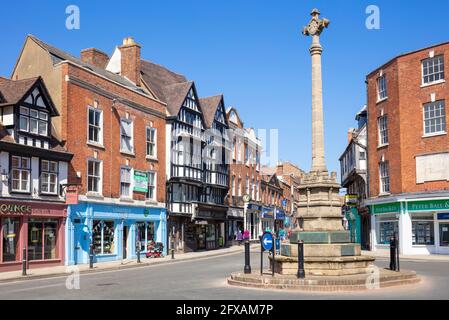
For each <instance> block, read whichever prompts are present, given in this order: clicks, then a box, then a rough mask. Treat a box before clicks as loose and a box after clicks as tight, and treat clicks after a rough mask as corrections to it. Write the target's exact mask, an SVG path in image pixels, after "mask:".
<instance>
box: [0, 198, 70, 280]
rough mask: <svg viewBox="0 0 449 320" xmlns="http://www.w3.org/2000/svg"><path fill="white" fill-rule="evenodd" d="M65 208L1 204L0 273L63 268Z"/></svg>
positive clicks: (12, 203) (42, 204) (55, 205)
mask: <svg viewBox="0 0 449 320" xmlns="http://www.w3.org/2000/svg"><path fill="white" fill-rule="evenodd" d="M66 217H67V206H66V205H65V204H60V203H50V202H25V201H20V202H19V201H7V200H0V272H1V271H13V270H20V269H21V268H22V259H23V255H24V253H25V255H26V257H25V258H26V261H27V268H28V269H33V268H38V267H51V266H58V265H64V244H65V238H64V232H65V223H66Z"/></svg>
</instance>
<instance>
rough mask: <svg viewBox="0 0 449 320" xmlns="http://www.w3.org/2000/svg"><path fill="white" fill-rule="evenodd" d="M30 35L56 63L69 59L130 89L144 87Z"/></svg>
mask: <svg viewBox="0 0 449 320" xmlns="http://www.w3.org/2000/svg"><path fill="white" fill-rule="evenodd" d="M28 37H29V38H30V39H32V40H33V41H34V42H36V43H37V44H38V45H39V46H40V47H42V48H43V49H44V50H46V51H47V52H48V53H49V54H50V56H51V58H52V59H53V63H54V64H57V63H59V62H62V61H66V60H67V61H70V62H73V63H75V64H77V65H80V66H82V67H84V68H87V69H89V70H91V71H93V72H95V73H97V74H99V75H101V76H103V77H105V78H107V79H109V80H112V81H115V82H117V83H119V84H121V85H124V86H126V87H129V88H130V89H132V90H134V91H138V92H139V93H142V88H140V87H137V86H136V85H135V84H134V83H132V82H131V81H129V80H128V79H126V78H125V77H122V76H120V75H118V74H115V73H112V72H110V71H107V70H105V69H102V68H98V67H96V66H94V65H92V64H90V63H86V62H84V61H82V60H81V59H79V58H77V57H75V56H72V55H71V54H69V53H67V52H64V51H62V50H60V49H58V48H56V47H53V46H51V45H49V44H47V43H45V42H43V41H42V40H39V39H38V38H36V37H35V36H33V35H29V36H28Z"/></svg>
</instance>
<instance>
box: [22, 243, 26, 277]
mask: <svg viewBox="0 0 449 320" xmlns="http://www.w3.org/2000/svg"><path fill="white" fill-rule="evenodd" d="M26 275H27V249H26V248H23V253H22V276H26Z"/></svg>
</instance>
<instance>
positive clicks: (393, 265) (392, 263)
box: [390, 236, 396, 271]
mask: <svg viewBox="0 0 449 320" xmlns="http://www.w3.org/2000/svg"><path fill="white" fill-rule="evenodd" d="M390 270H391V271H396V237H394V236H393V237H391V238H390Z"/></svg>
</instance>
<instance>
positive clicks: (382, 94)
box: [377, 74, 388, 100]
mask: <svg viewBox="0 0 449 320" xmlns="http://www.w3.org/2000/svg"><path fill="white" fill-rule="evenodd" d="M387 97H388V94H387V77H386V76H385V74H383V75H382V76H380V77H379V78H377V100H384V99H386V98H387Z"/></svg>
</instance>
